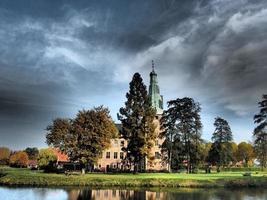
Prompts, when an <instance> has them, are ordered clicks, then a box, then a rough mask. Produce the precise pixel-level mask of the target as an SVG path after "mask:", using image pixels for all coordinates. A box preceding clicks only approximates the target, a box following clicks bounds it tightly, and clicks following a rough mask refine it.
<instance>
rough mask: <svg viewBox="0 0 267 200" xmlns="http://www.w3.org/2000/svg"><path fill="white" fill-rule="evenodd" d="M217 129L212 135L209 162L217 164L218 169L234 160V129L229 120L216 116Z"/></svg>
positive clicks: (215, 124)
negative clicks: (232, 129)
mask: <svg viewBox="0 0 267 200" xmlns="http://www.w3.org/2000/svg"><path fill="white" fill-rule="evenodd" d="M214 126H215V131H214V133H213V135H212V141H213V144H212V146H211V149H210V152H209V159H208V160H209V162H210V163H212V164H216V165H217V171H218V172H219V171H220V167H221V166H223V165H228V164H229V162H230V161H232V157H233V155H232V152H233V151H232V145H231V142H232V140H233V136H232V131H231V128H230V126H229V124H228V122H227V121H226V120H225V119H223V118H220V117H217V118H215V122H214Z"/></svg>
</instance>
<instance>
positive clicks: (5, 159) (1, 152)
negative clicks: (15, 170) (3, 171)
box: [0, 147, 11, 165]
mask: <svg viewBox="0 0 267 200" xmlns="http://www.w3.org/2000/svg"><path fill="white" fill-rule="evenodd" d="M10 153H11V152H10V150H9V148H7V147H0V165H8V163H9V157H10Z"/></svg>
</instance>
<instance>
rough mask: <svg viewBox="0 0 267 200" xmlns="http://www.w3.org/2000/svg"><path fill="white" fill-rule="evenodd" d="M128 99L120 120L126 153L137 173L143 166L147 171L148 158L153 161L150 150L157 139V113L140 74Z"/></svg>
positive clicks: (135, 76)
mask: <svg viewBox="0 0 267 200" xmlns="http://www.w3.org/2000/svg"><path fill="white" fill-rule="evenodd" d="M126 98H127V101H126V102H125V107H123V108H120V111H119V114H118V119H119V120H120V121H121V123H122V129H121V135H122V137H123V138H124V139H125V140H126V141H127V147H126V148H125V149H124V151H126V152H127V154H126V156H127V159H128V161H129V162H130V163H133V165H134V173H136V172H138V171H140V170H141V167H142V166H143V167H144V170H145V167H146V159H147V158H148V159H149V160H151V159H152V156H151V155H150V150H151V148H152V147H153V145H154V143H155V140H156V137H157V133H156V131H155V128H156V126H155V124H154V122H153V121H154V119H155V115H156V112H155V110H154V109H153V108H152V107H151V102H150V99H149V95H148V93H147V90H146V86H145V85H144V83H143V80H142V78H141V75H140V74H139V73H135V74H134V76H133V79H132V81H131V82H130V90H129V92H127V93H126Z"/></svg>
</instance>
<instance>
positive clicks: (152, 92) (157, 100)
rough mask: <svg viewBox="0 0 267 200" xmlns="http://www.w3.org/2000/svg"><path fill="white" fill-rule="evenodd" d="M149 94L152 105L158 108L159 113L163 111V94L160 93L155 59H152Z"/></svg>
mask: <svg viewBox="0 0 267 200" xmlns="http://www.w3.org/2000/svg"><path fill="white" fill-rule="evenodd" d="M149 96H150V100H151V105H152V107H153V108H155V109H156V113H157V115H161V114H162V113H163V96H162V95H160V91H159V85H158V78H157V74H156V72H155V66H154V61H153V60H152V72H151V73H150V84H149Z"/></svg>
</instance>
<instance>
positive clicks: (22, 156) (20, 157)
mask: <svg viewBox="0 0 267 200" xmlns="http://www.w3.org/2000/svg"><path fill="white" fill-rule="evenodd" d="M57 161H58V157H57V154H56V150H55V149H51V148H46V149H40V150H39V149H38V148H37V147H27V148H26V149H25V150H21V151H12V150H10V149H9V148H7V147H0V165H6V166H10V167H18V168H26V167H28V168H31V169H44V170H47V171H51V169H55V168H56V164H57Z"/></svg>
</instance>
